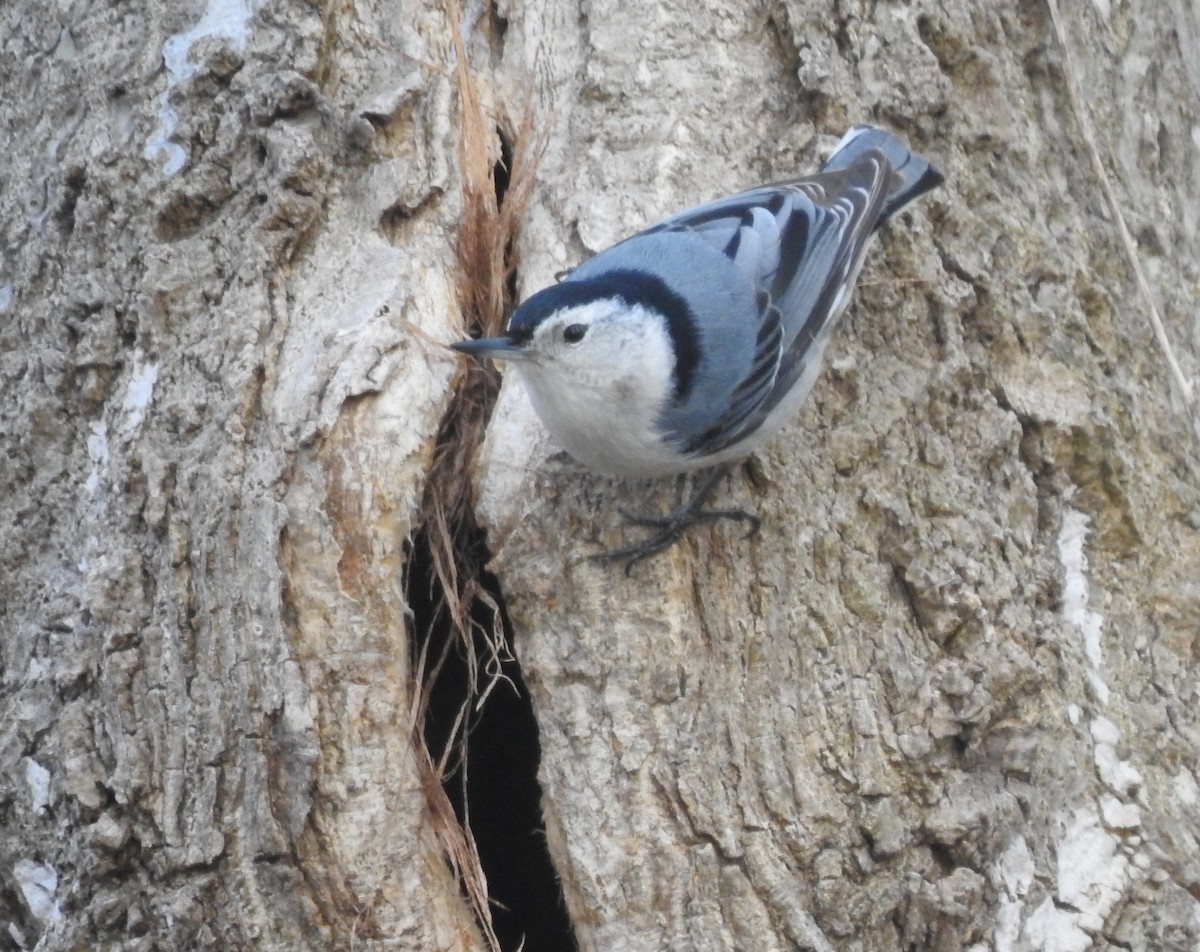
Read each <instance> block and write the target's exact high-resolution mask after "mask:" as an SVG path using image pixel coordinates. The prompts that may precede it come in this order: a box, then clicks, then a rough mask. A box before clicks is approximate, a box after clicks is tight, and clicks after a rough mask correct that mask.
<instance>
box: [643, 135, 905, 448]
mask: <svg viewBox="0 0 1200 952" xmlns="http://www.w3.org/2000/svg"><path fill="white" fill-rule="evenodd" d="M890 179H891V169H890V167H889V166H888V164H887V162H886V160H885V159H884V158H883V156H882V155H880V154H879V153H878V152H868V153H866V154H865V155H864V156H863V157H862V158H860V159H859V160H858V161H856V162H855V163H854V164H852V165H851V166H849V167H848V168H846V169H844V170H838V171H835V172H825V173H818V174H816V175H813V176H809V177H807V178H804V179H798V180H796V181H793V182H785V183H781V184H779V185H774V186H764V187H762V188H757V189H754V190H752V191H750V192H745V193H742V194H741V195H734V196H732V197H730V198H727V199H722V200H720V201H717V202H713V203H711V204H709V205H703V206H701V207H700V208H698V209H695V210H694V211H693V212H688V213H685V214H683V215H679V216H676V217H675V218H672V219H668V220H667V221H665V222H663V223H662V224H661V225H658V226H656V227H655V228H654V229H652V231H660V230H688V231H691V232H693V233H694V234H698V235H700V236H701V237H703V238H705V239H706V240H708V241H709V242H710V243H711V244H713V245H714V246H715V247H717V248H718V249H719V250H721V251H722V252H723V253H724V254H725V255H726V256H727V257H729V259H730V260H731V261H733V262H734V263H735V264H736V265H737V266H738V268H739V269H740V270H741V271H742V272H743V273H745V274H746V275H747V277H749V278H750V279H751V280H752V281H753V282H754V283H755V286H756V287H757V289H758V315H757V317H758V321H759V332H758V336H757V343H756V346H755V353H754V359H753V361H752V362H751V365H750V368H749V370H748V371H747V372H746V374H745V376H744V377H743V379H742V380H741V381H740V382H739V383H738V385H737V387H736V388H735V389H734V391H733V395H732V397H731V400H730V405H729V409H728V411H727V412H726V413H725V415H724V416H723V417H722V419H721V421H720V422H719V423H718V424H717V425H716V426H714V427H711V428H710V429H709V430H707V431H706V432H705V433H703V434H701V435H700V436H699V437H698V438H696V439H695V440H693V441H690V443H689V444H688V445H687V446H686V447H685V449H686V450H687V451H689V452H692V453H695V454H697V455H710V454H713V453H717V452H720V451H722V450H724V449H726V448H728V447H730V446H732V445H734V444H736V443H737V442H739V441H740V440H742V439H744V438H746V437H748V436H749V435H750V434H752V433H753V432H754V431H755V430H756V429H758V427H759V426H761V425H762V423H763V421H764V420H766V418H767V417H768V416H769V415H770V413H771V411H772V410H774V409H775V407H777V406H778V405H779V403H780V401H781V400H782V399H783V398H784V396H786V395H787V393H788V392H789V391H790V390H791V389H792V388H793V387H794V386H795V385H796V383H797V382H798V381H799V380H800V378H801V377H802V376H803V374H804V371H805V369H806V367H807V366H808V365H809V362H810V360H811V359H812V358H813V357H814V355H813V347H814V344H816V343H817V342H818V341H819V340H822V339H823V335H825V334H827V333H828V332H829V331H830V330H831V329H832V322H833V321H834V319H836V317H837V316H838V315H839V314H840V313H841V310H842V308H843V307H844V305H845V303H846V300H847V299H848V297H849V293H850V289H851V287H852V285H853V282H854V279H855V278H856V277H857V275H858V269H859V268H860V267H861V265H862V260H863V256H864V254H865V251H866V245H867V241H868V239H869V238H870V236H871V234H872V232H873V231H874V229H875V226H876V224H877V223H878V222H879V219H880V215H881V213H882V211H883V208H884V203H885V200H886V198H887V190H888V185H889V182H890Z"/></svg>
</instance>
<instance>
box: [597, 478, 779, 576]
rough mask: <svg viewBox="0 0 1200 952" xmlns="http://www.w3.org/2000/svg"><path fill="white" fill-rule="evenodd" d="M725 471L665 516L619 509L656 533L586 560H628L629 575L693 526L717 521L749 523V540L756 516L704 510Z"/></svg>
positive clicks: (756, 527) (756, 526)
mask: <svg viewBox="0 0 1200 952" xmlns="http://www.w3.org/2000/svg"><path fill="white" fill-rule="evenodd" d="M725 472H726V470H725V469H724V468H722V469H719V470H717V471H716V472H714V473H713V474H712V475H711V476H710V477H709V478H707V479H706V480H705V481H704V483H703V484H702V485H701V486H700V487H699V488H698V489H697V490H696V492H695V493H694V494H693V496H692V498H691V499H689V500H688V501H687V502H685V503H683V505H681V506H678V507H677V508H675V509H674V510H672V511H671V512H670V513H668V514H667V515H665V516H642V515H637V514H634V513H630V512H626V511H624V510H621V515H622V516H623V517H624V518H625V520H626V521H627V522H631V523H633V524H634V525H637V526H645V527H646V528H649V529H657V530H658V531H657V532H654V533H653V534H651V535H649V536H647V537H646V538H644V539H642V540H641V541H639V542H635V543H633V544H632V545H627V546H623V547H621V548H619V549H609V550H607V551H605V552H597V553H595V554H594V555H590V556H588V558H589V559H591V560H592V561H597V562H610V561H619V560H621V559H627V560H628V561H626V563H625V574H626V575H632V574H633V567H634V566H635V565H637V564H638V563H639V562H643V561H645V560H646V559H648V558H650V557H651V556H653V555H657V554H658V553H659V552H663V551H665V550H666V549H669V548H670V547H671V546H673V545H674V544H675V543H676V542H678V541H679V540H680V539H682V538H683V537H684V536H685V535H686V534H687V531H688V530H689V529H690V528H692V526H694V525H697V524H698V523H701V522H715V521H716V520H718V519H736V520H738V521H739V522H746V523H749V524H750V529H749V531H748V532H747V533H746V535H745V538H747V539H748V538H750V536H752V535H754V534H755V533H756V532H758V530H759V526H761V525H762V520H761V519H759V518H758V516H756V515H754V514H753V513H750V512H747V511H746V510H745V509H705V508H703V506H704V501H705V500H706V499H707V498H708V497H709V495H711V493H712V491H713V487H714V486H716V484H717V481H718V480H719V479H720V478H721V477H722V476H723V475H725Z"/></svg>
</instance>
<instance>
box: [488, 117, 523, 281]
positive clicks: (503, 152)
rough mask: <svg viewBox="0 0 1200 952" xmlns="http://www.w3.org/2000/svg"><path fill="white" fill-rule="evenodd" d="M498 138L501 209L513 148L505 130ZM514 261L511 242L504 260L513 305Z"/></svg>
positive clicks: (494, 172)
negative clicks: (506, 265)
mask: <svg viewBox="0 0 1200 952" xmlns="http://www.w3.org/2000/svg"><path fill="white" fill-rule="evenodd" d="M496 136H497V138H499V140H500V161H499V162H497V163H496V164H495V165H494V166H492V182H493V184H494V185H495V188H496V207H497V208H499V207H500V206H501V205H503V204H504V197H505V196H506V195H507V194H508V185H509V182H511V181H512V167H513V147H512V143H511V142H510V141H509V140H508V136H506V135H505V134H504V130H503V129H500V128H497V129H496ZM514 259H515V255H514V249H513V244H512V242H511V241H510V242H509V243H508V245H507V246H506V247H505V249H504V260H505V262H506V263H507V264H508V265H509V268H508V272H507V274H506V275H505V280H504V290H505V293H506V294H507V295H508V300H509V301H510V302H512V303H515V302H516V300H517V269H516V268H515V267H514V266H513V264H514Z"/></svg>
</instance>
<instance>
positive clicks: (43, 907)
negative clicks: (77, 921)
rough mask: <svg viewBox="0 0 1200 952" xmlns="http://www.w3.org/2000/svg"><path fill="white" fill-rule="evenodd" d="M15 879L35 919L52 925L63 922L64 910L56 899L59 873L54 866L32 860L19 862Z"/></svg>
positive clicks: (14, 873) (15, 866)
mask: <svg viewBox="0 0 1200 952" xmlns="http://www.w3.org/2000/svg"><path fill="white" fill-rule="evenodd" d="M13 879H15V880H16V881H17V885H18V886H19V887H20V888H21V895H22V896H24V897H25V905H26V906H28V907H29V912H30V914H31V915H32V916H33V917H34V918H35V919H37V920H38V921H39V922H45V923H49V924H51V925H53V924H55V923H58V922H61V921H62V910H61V909H60V908H59V907H58V903H57V902H56V901H55V899H54V894H55V893H56V892H57V891H58V873H57V872H55V869H54V867H53V866H51V865H50V864H49V863H35V862H34V861H33V860H31V859H22V860H17V862H16V864H15V865H14V866H13Z"/></svg>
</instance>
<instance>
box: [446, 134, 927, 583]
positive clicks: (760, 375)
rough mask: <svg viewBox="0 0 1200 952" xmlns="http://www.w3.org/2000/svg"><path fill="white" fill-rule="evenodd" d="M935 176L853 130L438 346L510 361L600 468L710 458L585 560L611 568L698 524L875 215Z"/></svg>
mask: <svg viewBox="0 0 1200 952" xmlns="http://www.w3.org/2000/svg"><path fill="white" fill-rule="evenodd" d="M943 181H944V178H943V176H942V174H941V173H940V172H938V171H937V169H935V168H934V167H933V166H932V165H931V164H930V163H929V162H928V161H927V160H926V159H924V158H922V157H921V156H920V155H918V154H917V153H915V152H913V151H911V150H910V149H909V148H908V146H907V145H905V143H904V142H903V141H902V140H901V139H899V138H898V137H897V136H896V135H894V134H893V133H891V132H888V131H887V130H885V129H882V128H879V127H877V126H873V125H857V126H854V127H853V128H851V129H850V130H849V131H848V132H847V133H846V134H845V135H844V136H843V137H842V139H841V141H840V142H839V143H838V145H837V146H836V148H835V149H834V151H833V153H832V155H831V156H830V157H829V159H828V160H827V161H826V162H825V163H824V164H823V165H822V166H821V168H820V170H819V171H817V172H815V173H812V174H809V175H805V176H802V177H800V178H794V179H790V180H787V181H782V182H777V183H775V184H769V185H762V186H759V187H757V188H752V189H749V190H748V191H743V192H739V193H737V194H734V195H730V196H728V197H726V198H720V199H717V200H715V201H711V202H707V203H705V204H702V205H699V206H697V207H695V208H692V209H689V210H688V211H685V212H682V213H680V214H677V215H674V216H672V217H670V218H667V219H665V220H663V221H661V222H659V223H658V224H656V225H653V226H652V227H650V228H647V229H645V230H644V231H641V232H639V233H637V234H635V235H633V236H632V237H630V238H626V239H625V240H623V241H621V242H619V243H617V244H615V245H613V246H612V247H610V248H608V249H606V250H604V251H601V252H599V253H598V254H596V255H594V256H593V257H591V258H589V259H587V260H586V261H584V262H583V263H582V264H580V265H578V266H577V267H575V268H574V269H573V270H571V271H570V272H568V273H567V274H566V275H565V276H562V279H561V280H560V281H559V282H558V283H557V284H554V285H551V286H550V287H547V288H544V289H542V290H540V291H538V292H536V293H535V294H533V295H532V296H530V297H529V298H528V299H526V300H525V301H524V302H523V303H522V304H521V305H520V306H519V307H517V308H516V309H515V310H514V311H513V313H512V316H511V317H510V318H509V320H508V323H507V325H506V328H505V330H504V332H503V334H501V335H500V336H498V337H491V338H477V339H468V340H462V341H458V342H456V343H454V344H451V345H450V346H451V347H452V348H453V349H454V350H456V351H458V352H460V353H463V354H466V355H469V356H471V357H475V358H478V359H485V358H491V359H493V360H499V361H505V362H507V363H509V364H511V366H512V367H513V368H514V369H515V371H516V372H517V375H518V377H519V379H520V381H521V383H522V384H523V385H524V387H525V389H526V390H527V391H528V393H529V397H530V400H531V402H532V404H533V407H534V410H535V412H536V413H537V415H538V416H539V417H540V418H541V420H542V422H543V423H544V424H545V426H546V428H547V429H548V430H549V431H550V434H551V436H553V437H554V439H555V440H556V441H557V442H558V443H559V444H560V445H561V446H562V447H563V448H564V449H565V450H566V451H567V453H568V454H570V455H571V456H572V457H574V458H575V459H576V460H578V461H579V462H580V463H582V464H583V465H584V466H586V467H588V468H590V469H593V470H596V471H598V472H600V473H606V474H610V475H616V476H639V477H662V476H667V475H671V474H677V473H686V472H690V471H693V470H705V469H706V470H708V471H709V472H708V473H707V474H705V476H704V477H703V478H700V479H698V480H697V485H696V487H695V489H694V491H693V494H692V496H691V498H690V499H688V500H687V501H686V502H684V503H683V504H681V505H680V506H679V507H677V508H676V509H675V510H673V511H672V512H671V513H669V514H668V515H666V516H663V517H645V516H636V515H631V514H629V513H623V515H625V516H626V518H627V519H629V520H630V521H632V522H634V523H636V524H639V525H643V526H647V527H649V528H651V529H653V530H655V531H654V532H653V533H652V534H651V535H649V536H648V537H646V538H644V539H641V540H639V541H637V542H636V543H634V544H631V545H629V546H625V547H623V548H619V549H613V550H610V551H606V552H600V553H597V554H596V555H595V556H593V557H594V558H598V559H626V560H628V561H627V564H626V566H625V571H626V574H629V573H631V572H632V569H633V567H634V566H635V565H636V564H637V563H638V562H640V561H642V560H643V559H646V558H649V557H650V556H652V555H654V554H656V553H658V552H661V551H663V550H665V549H667V548H669V547H670V546H672V545H674V544H675V543H676V542H678V541H679V540H680V539H681V538H682V537H683V536H684V535H685V533H686V532H687V530H688V529H689V528H690V527H691V526H692V525H694V524H695V523H697V522H701V521H708V520H713V519H721V518H728V519H738V520H742V521H745V522H748V523H750V527H751V528H750V533H748V534H753V532H755V531H757V529H758V526H759V520H758V517H756V516H754V515H753V514H751V513H748V512H746V511H744V510H742V509H705V508H704V504H705V502H706V501H707V500H708V498H709V497H710V496H711V494H712V492H713V490H714V489H715V487H716V485H717V484H718V482H719V481H720V479H721V477H722V476H724V475H725V473H726V472H728V470H729V467H730V466H731V465H732V464H733V463H734V462H735V461H738V460H741V459H743V458H745V457H746V456H748V455H749V454H750V453H752V452H753V451H754V450H756V449H758V448H759V447H761V446H763V445H764V444H765V443H766V442H767V441H769V440H770V439H771V438H772V437H774V436H775V435H776V434H777V433H778V432H779V430H780V429H781V428H782V427H783V426H784V425H785V424H786V423H787V422H788V421H789V420H790V419H791V418H792V417H793V416H794V415H795V414H796V413H797V411H798V410H799V408H800V406H801V404H802V403H803V402H804V399H805V397H807V396H808V393H809V391H810V390H811V389H812V387H813V384H814V383H815V382H816V380H817V377H818V375H819V374H820V370H821V364H822V359H823V355H824V353H825V349H826V346H827V345H828V343H829V340H830V338H831V336H832V333H833V330H834V328H835V326H836V325H837V322H838V318H839V317H840V316H841V314H842V312H843V311H844V310H845V308H846V305H847V304H848V303H849V301H850V297H851V294H852V292H853V290H854V285H855V282H856V280H857V278H858V273H859V271H860V269H861V268H862V264H863V260H864V258H865V256H866V252H867V248H868V246H869V244H870V242H871V238H872V237H873V236H874V235H875V233H876V231H877V230H878V229H879V227H880V226H881V225H882V224H883V223H884V222H886V221H887V220H888V219H890V218H891V217H892V216H894V215H895V214H896V213H897V212H898V211H899V210H900V209H901V208H903V207H905V206H906V205H908V204H909V203H910V202H912V201H913V200H914V199H916V198H918V197H920V196H921V195H924V194H925V193H926V192H928V191H930V190H931V189H934V188H936V187H937V186H939V185H940V184H942V182H943Z"/></svg>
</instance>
